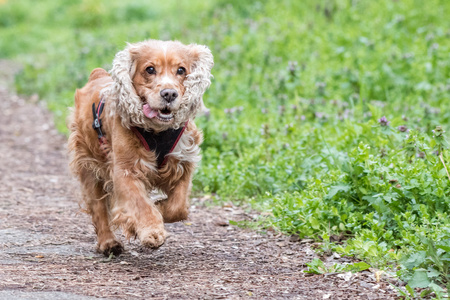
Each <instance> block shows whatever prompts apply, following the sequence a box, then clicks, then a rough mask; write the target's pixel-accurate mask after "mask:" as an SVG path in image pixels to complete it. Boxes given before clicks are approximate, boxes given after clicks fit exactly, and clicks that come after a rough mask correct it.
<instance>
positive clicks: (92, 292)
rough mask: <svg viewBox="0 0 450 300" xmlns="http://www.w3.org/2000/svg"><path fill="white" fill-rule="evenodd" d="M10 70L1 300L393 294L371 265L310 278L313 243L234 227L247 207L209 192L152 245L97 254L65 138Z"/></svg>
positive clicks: (1, 80) (0, 174)
mask: <svg viewBox="0 0 450 300" xmlns="http://www.w3.org/2000/svg"><path fill="white" fill-rule="evenodd" d="M1 70H2V71H1ZM14 70H16V66H15V65H14V64H11V63H10V62H6V61H2V62H0V73H1V74H0V141H1V142H0V180H1V181H0V182H1V185H0V270H1V271H0V300H1V299H97V298H106V299H144V298H145V299H147V298H155V299H237V298H255V299H281V298H288V299H395V295H396V293H395V291H394V290H393V289H392V288H391V286H390V285H389V283H388V280H391V279H387V278H382V280H381V281H380V282H377V281H376V278H375V274H374V271H365V272H361V273H357V274H353V275H351V276H350V274H327V275H326V276H324V275H313V276H307V275H309V274H306V273H304V272H303V271H304V270H305V269H306V268H307V267H306V263H307V262H310V261H311V260H312V259H313V258H314V257H316V254H315V253H314V251H312V250H311V241H308V240H306V241H305V240H303V241H301V240H300V241H299V240H298V239H297V238H295V236H294V237H288V236H283V235H281V234H277V233H276V232H271V231H269V232H268V233H266V234H261V233H257V232H255V231H252V230H250V229H242V228H238V227H235V226H231V225H229V223H228V221H229V220H241V219H243V218H246V217H248V215H247V213H245V212H244V211H243V210H242V209H240V208H237V207H234V206H233V205H229V204H228V205H223V206H221V207H217V206H211V205H207V204H208V202H209V200H208V199H207V198H194V199H192V206H191V214H190V220H188V221H187V222H184V223H176V224H168V225H167V230H168V232H169V233H170V234H171V235H170V237H169V239H168V240H167V242H166V243H165V244H164V245H163V246H162V247H161V248H160V249H158V250H155V251H153V250H150V249H145V248H142V247H141V246H140V245H139V242H138V241H128V242H125V247H126V250H125V253H124V254H123V255H121V256H120V257H118V258H110V259H107V258H105V257H103V256H102V255H100V254H97V253H95V243H96V237H95V233H94V228H93V226H92V225H91V222H90V218H89V216H87V215H85V214H84V213H82V212H80V208H79V205H78V200H79V188H78V184H77V182H76V180H74V178H73V177H71V176H70V174H69V171H68V167H67V155H66V141H67V140H66V137H65V136H63V135H61V134H59V133H58V132H57V131H56V130H55V129H54V125H53V121H52V116H51V114H50V113H49V112H48V111H47V110H46V109H45V106H44V105H43V104H42V102H41V101H38V99H37V97H36V96H34V97H31V98H29V99H27V100H24V99H23V98H21V97H19V96H17V95H15V94H14V93H13V92H12V89H11V79H12V77H11V76H10V74H12V73H13V72H14ZM122 238H123V237H122ZM327 260H328V261H329V262H333V261H335V262H340V263H342V262H345V261H350V260H349V259H347V258H340V257H338V256H331V257H329V258H327Z"/></svg>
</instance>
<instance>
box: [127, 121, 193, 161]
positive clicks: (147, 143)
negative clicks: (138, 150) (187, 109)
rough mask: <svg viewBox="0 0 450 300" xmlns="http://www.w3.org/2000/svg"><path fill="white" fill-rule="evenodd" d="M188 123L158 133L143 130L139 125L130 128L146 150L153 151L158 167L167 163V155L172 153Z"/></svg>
mask: <svg viewBox="0 0 450 300" xmlns="http://www.w3.org/2000/svg"><path fill="white" fill-rule="evenodd" d="M188 123H189V121H187V122H186V123H185V124H184V126H183V127H181V128H178V129H168V130H166V131H162V132H159V133H154V132H152V131H145V130H144V129H143V128H140V127H132V128H131V130H132V131H133V132H134V134H135V135H136V136H137V137H138V138H139V140H140V141H141V143H142V145H143V146H144V148H145V149H146V150H147V151H154V152H155V154H156V160H157V164H158V168H161V167H163V166H164V165H165V164H166V163H167V160H168V159H169V157H168V156H167V155H168V154H170V153H172V151H173V150H174V149H175V147H176V146H177V144H178V142H179V141H180V139H181V136H182V135H183V132H184V130H185V129H186V126H187V124H188Z"/></svg>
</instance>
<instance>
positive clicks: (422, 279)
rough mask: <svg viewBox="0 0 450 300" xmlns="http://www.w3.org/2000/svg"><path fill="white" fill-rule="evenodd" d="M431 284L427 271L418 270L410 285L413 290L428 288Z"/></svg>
mask: <svg viewBox="0 0 450 300" xmlns="http://www.w3.org/2000/svg"><path fill="white" fill-rule="evenodd" d="M430 283H431V281H430V279H428V275H427V270H425V269H417V270H415V272H414V274H413V276H412V278H411V279H410V280H409V282H408V285H409V286H410V287H411V288H426V287H427V286H429V285H430Z"/></svg>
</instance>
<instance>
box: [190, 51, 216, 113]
mask: <svg viewBox="0 0 450 300" xmlns="http://www.w3.org/2000/svg"><path fill="white" fill-rule="evenodd" d="M188 47H189V49H190V52H191V57H192V61H191V67H190V69H191V71H190V74H188V75H187V77H186V80H185V81H184V83H183V84H184V86H185V88H186V91H185V93H184V96H183V98H186V101H188V103H191V107H190V109H189V111H190V114H191V115H192V116H191V117H194V116H195V114H196V113H197V112H198V111H199V110H202V109H204V110H206V107H205V106H204V104H203V99H202V96H203V94H204V93H205V91H206V89H207V88H208V87H209V86H210V84H211V79H210V78H211V77H212V75H211V69H212V67H213V66H214V59H213V55H212V54H211V50H209V48H208V47H206V46H203V45H196V44H191V45H189V46H188Z"/></svg>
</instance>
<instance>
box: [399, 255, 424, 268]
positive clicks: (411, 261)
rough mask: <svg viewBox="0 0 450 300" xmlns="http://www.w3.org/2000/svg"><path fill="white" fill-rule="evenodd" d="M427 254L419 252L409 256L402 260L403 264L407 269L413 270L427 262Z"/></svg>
mask: <svg viewBox="0 0 450 300" xmlns="http://www.w3.org/2000/svg"><path fill="white" fill-rule="evenodd" d="M425 258H426V253H425V251H418V252H416V253H413V254H411V255H409V256H408V257H407V258H406V259H404V260H402V261H401V263H402V265H404V266H405V267H406V268H407V269H409V270H412V269H413V268H415V267H418V266H419V265H421V264H422V263H424V262H425Z"/></svg>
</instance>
